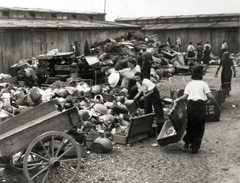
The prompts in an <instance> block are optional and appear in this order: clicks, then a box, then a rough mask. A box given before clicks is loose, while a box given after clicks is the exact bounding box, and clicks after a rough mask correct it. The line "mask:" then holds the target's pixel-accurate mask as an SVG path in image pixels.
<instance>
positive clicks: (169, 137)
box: [157, 101, 187, 146]
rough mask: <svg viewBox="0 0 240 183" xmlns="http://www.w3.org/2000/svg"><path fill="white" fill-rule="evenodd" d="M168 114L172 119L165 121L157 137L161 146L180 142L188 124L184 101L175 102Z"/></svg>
mask: <svg viewBox="0 0 240 183" xmlns="http://www.w3.org/2000/svg"><path fill="white" fill-rule="evenodd" d="M168 116H169V119H170V120H167V121H165V122H164V125H163V127H162V129H161V132H160V133H159V135H158V137H157V142H158V144H159V145H160V146H164V145H167V144H171V143H175V142H179V141H180V140H181V139H182V136H183V134H184V131H185V129H186V125H187V111H186V103H185V102H184V101H179V102H178V103H177V104H176V103H175V104H174V106H173V108H172V110H171V111H170V112H169V114H168Z"/></svg>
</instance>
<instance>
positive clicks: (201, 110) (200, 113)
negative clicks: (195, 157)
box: [183, 100, 206, 149]
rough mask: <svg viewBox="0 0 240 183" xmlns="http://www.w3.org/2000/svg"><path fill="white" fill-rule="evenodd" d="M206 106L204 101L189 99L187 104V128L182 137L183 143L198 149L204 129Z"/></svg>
mask: <svg viewBox="0 0 240 183" xmlns="http://www.w3.org/2000/svg"><path fill="white" fill-rule="evenodd" d="M205 122H206V106H205V101H203V100H198V101H192V100H189V101H188V104H187V128H186V135H185V136H184V137H183V141H184V142H185V143H188V144H191V146H190V148H191V149H199V148H200V146H201V143H202V137H203V134H204V131H205Z"/></svg>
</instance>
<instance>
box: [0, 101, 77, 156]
mask: <svg viewBox="0 0 240 183" xmlns="http://www.w3.org/2000/svg"><path fill="white" fill-rule="evenodd" d="M54 102H55V101H49V102H47V103H43V104H41V105H39V106H36V107H34V108H33V109H31V110H29V111H25V112H23V113H21V114H19V115H17V116H15V117H13V118H10V119H9V120H6V121H4V122H2V123H0V133H1V135H0V150H1V155H2V156H3V157H5V156H6V157H7V156H10V155H12V154H14V153H16V152H19V151H21V150H24V149H26V148H27V147H28V145H29V144H30V143H31V142H32V140H33V139H35V138H36V137H37V136H39V135H41V134H42V133H45V132H48V131H64V130H67V129H69V128H70V127H72V126H77V125H78V124H79V121H80V118H79V115H78V111H77V108H76V107H74V108H71V109H69V110H66V111H64V112H59V111H57V110H56V107H55V105H54Z"/></svg>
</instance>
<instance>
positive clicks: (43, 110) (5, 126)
mask: <svg viewBox="0 0 240 183" xmlns="http://www.w3.org/2000/svg"><path fill="white" fill-rule="evenodd" d="M54 102H55V101H53V100H52V101H49V102H47V103H42V104H40V105H38V106H36V107H34V108H32V109H30V110H28V111H25V112H23V113H20V114H18V115H17V116H15V117H12V118H10V119H8V120H6V121H4V122H2V123H0V134H3V133H6V132H8V131H10V130H13V129H15V128H17V127H19V126H21V125H24V124H25V123H28V122H29V121H33V120H35V119H37V118H39V117H41V116H44V115H46V114H48V113H51V112H52V111H55V110H56V107H55V105H54Z"/></svg>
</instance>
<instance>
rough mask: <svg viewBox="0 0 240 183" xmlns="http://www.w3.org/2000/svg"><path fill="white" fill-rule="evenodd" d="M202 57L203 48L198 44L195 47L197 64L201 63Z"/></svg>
mask: <svg viewBox="0 0 240 183" xmlns="http://www.w3.org/2000/svg"><path fill="white" fill-rule="evenodd" d="M202 56H203V46H202V43H198V45H197V61H198V63H201V61H202Z"/></svg>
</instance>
